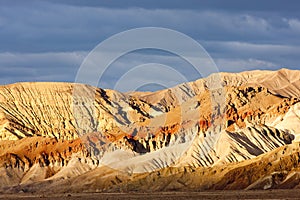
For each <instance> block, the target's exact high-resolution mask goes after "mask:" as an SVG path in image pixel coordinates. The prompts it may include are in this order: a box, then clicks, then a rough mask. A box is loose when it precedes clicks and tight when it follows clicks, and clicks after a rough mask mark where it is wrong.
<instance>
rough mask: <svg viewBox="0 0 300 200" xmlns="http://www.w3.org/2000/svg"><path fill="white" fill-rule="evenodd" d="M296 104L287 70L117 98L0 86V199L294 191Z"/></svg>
mask: <svg viewBox="0 0 300 200" xmlns="http://www.w3.org/2000/svg"><path fill="white" fill-rule="evenodd" d="M299 102H300V71H296V70H288V69H281V70H279V71H249V72H242V73H237V74H232V73H218V74H213V75H211V76H209V77H207V78H204V79H199V80H197V81H195V82H190V83H183V84H181V85H178V86H176V87H174V88H169V89H165V90H161V91H157V92H128V93H126V94H123V93H120V92H117V91H114V90H108V89H100V88H95V87H92V86H88V85H83V84H73V83H16V84H11V85H5V86H1V87H0V149H1V151H0V172H1V176H0V191H3V192H4V191H5V192H19V191H23V192H41V191H42V192H47V190H48V189H49V188H51V189H53V190H56V191H58V192H65V191H75V192H79V191H81V189H83V190H84V191H121V190H122V191H133V190H141V191H148V190H151V191H158V190H166V191H168V190H174V189H176V190H197V191H198V190H205V189H269V188H295V187H299V186H300V181H299V173H300V171H299V170H300V167H299V166H300V164H299V163H300V151H299V145H300V141H299V139H300V128H299V127H300V103H299ZM70 183H72V184H70ZM45 186H47V187H45ZM46 188H47V189H46Z"/></svg>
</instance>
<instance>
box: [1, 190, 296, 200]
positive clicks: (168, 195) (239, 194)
mask: <svg viewBox="0 0 300 200" xmlns="http://www.w3.org/2000/svg"><path fill="white" fill-rule="evenodd" d="M0 199H24V200H25V199H26V200H27V199H28V200H29V199H68V200H72V199H100V200H101V199H105V200H109V199H122V200H123V199H164V200H167V199H176V200H180V199H185V200H186V199H300V190H298V189H297V190H296V189H293V190H266V191H253V190H252V191H210V192H163V193H76V194H75V193H66V194H54V193H53V195H49V194H47V195H46V194H11V195H5V194H0Z"/></svg>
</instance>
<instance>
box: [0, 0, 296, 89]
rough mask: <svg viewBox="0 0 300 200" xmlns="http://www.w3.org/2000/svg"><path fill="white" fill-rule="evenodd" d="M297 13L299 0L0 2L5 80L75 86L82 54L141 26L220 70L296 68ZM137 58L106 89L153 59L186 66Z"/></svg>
mask: <svg viewBox="0 0 300 200" xmlns="http://www.w3.org/2000/svg"><path fill="white" fill-rule="evenodd" d="M299 10H300V3H298V1H279V0H274V1H238V0H229V1H221V0H220V1H208V0H207V1H197V0H191V1H180V0H173V1H156V0H152V1H147V0H144V1H140V0H127V1H116V0H110V1H92V0H85V1H79V0H47V1H38V0H31V1H21V0H12V1H8V0H7V1H3V0H0V70H1V71H2V72H3V73H2V75H1V76H0V81H2V82H1V83H4V82H15V81H38V80H39V81H42V80H44V81H63V80H65V81H74V78H75V75H76V72H77V70H78V67H79V66H80V63H81V62H82V60H83V59H84V56H82V55H86V54H87V53H88V52H89V51H90V50H92V49H93V48H94V47H95V46H96V45H97V44H98V43H99V42H101V41H103V40H105V39H106V38H108V37H110V36H112V35H113V34H116V33H119V32H121V31H125V30H128V29H131V28H137V27H144V26H158V27H165V28H171V29H174V30H177V31H180V32H183V33H185V34H187V35H188V36H190V37H192V38H193V39H195V40H197V41H199V42H200V44H202V45H203V46H204V47H205V48H206V50H207V51H208V53H210V54H211V56H212V57H213V58H214V59H215V60H216V62H217V64H218V67H219V68H220V71H242V70H247V69H257V68H259V69H277V68H279V67H281V66H284V67H289V68H294V69H299V68H300V67H299V63H300V57H299V54H300V14H299ZM78 52H80V53H79V54H80V55H81V56H76V54H78ZM138 53H139V55H138V56H134V55H131V56H128V57H125V58H123V59H121V60H120V61H119V62H116V63H115V64H114V65H113V66H114V67H115V69H114V70H115V71H114V70H113V68H112V69H111V73H110V75H108V76H107V80H105V81H106V85H109V82H113V81H115V80H116V79H117V76H116V75H117V74H118V73H119V72H120V71H122V70H118V68H119V69H120V68H121V67H122V66H123V68H124V69H127V68H126V67H124V66H128V67H129V66H131V65H134V64H136V65H138V64H142V63H146V62H150V61H151V59H152V58H153V59H154V57H155V59H154V60H156V62H161V63H166V64H168V65H173V66H174V67H175V68H177V69H179V66H184V67H187V65H185V64H184V63H181V62H179V61H178V58H176V57H174V56H170V55H164V54H162V55H157V52H156V53H155V54H154V55H153V56H154V57H151V56H149V55H148V54H149V52H148V53H147V52H138ZM158 54H159V53H158ZM141 55H143V56H141ZM147 55H148V58H147ZM166 60H168V62H165V61H166ZM14 70H15V71H16V73H15V74H14V73H13V72H14ZM185 72H186V73H190V74H191V75H192V74H193V73H192V71H189V70H187V71H185ZM22 74H23V76H22ZM141 78H143V77H141ZM192 79H194V77H193V78H192Z"/></svg>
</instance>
